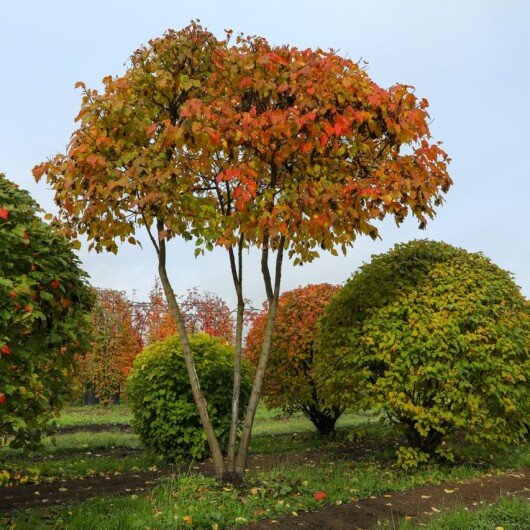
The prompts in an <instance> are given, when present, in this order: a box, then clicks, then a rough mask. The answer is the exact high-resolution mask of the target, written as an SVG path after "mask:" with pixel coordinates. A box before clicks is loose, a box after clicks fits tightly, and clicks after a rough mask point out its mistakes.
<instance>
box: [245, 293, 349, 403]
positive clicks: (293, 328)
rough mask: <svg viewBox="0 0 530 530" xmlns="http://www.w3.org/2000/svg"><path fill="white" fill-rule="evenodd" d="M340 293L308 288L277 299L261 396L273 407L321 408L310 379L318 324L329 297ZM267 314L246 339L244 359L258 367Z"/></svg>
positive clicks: (256, 321)
mask: <svg viewBox="0 0 530 530" xmlns="http://www.w3.org/2000/svg"><path fill="white" fill-rule="evenodd" d="M338 290H339V287H338V286H336V285H330V284H327V283H323V284H318V285H307V286H305V287H299V288H298V289H293V290H292V291H287V292H285V293H284V294H283V295H282V296H280V300H279V303H278V314H277V317H276V325H275V329H274V335H273V338H272V347H271V351H270V354H269V363H268V366H267V377H266V378H265V382H264V386H263V395H264V396H265V397H266V399H267V403H268V404H269V405H270V406H274V407H284V408H286V409H293V408H294V409H297V407H300V406H302V410H304V409H305V408H306V407H310V406H311V405H312V406H315V407H316V408H317V409H320V408H322V409H323V408H324V407H323V405H322V402H323V399H322V396H320V395H319V392H318V389H317V385H316V381H315V380H314V377H313V363H314V361H315V357H316V356H317V355H318V344H317V333H318V321H319V319H320V317H321V315H322V313H323V312H324V309H325V308H326V307H327V305H328V303H329V301H330V299H331V297H332V296H333V295H334V294H335V293H336V292H337V291H338ZM266 321H267V311H266V310H264V311H262V313H261V314H260V315H258V316H257V317H256V318H255V320H254V322H253V324H252V327H251V329H250V330H249V333H248V335H247V339H246V350H245V355H246V356H247V357H248V358H249V359H250V360H251V362H252V363H253V364H257V362H258V359H259V352H260V348H261V343H262V341H263V335H264V333H265V325H266Z"/></svg>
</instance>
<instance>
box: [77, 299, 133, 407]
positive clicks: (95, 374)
mask: <svg viewBox="0 0 530 530" xmlns="http://www.w3.org/2000/svg"><path fill="white" fill-rule="evenodd" d="M96 294H97V299H96V303H95V306H94V308H93V310H92V342H91V348H90V351H89V352H88V353H86V355H84V356H82V357H79V358H78V361H77V370H76V377H75V379H76V382H77V383H78V384H79V385H80V386H81V387H82V389H86V388H93V389H94V390H95V393H96V396H97V398H98V399H99V400H100V401H101V402H103V403H107V402H109V401H111V400H112V399H114V398H115V396H117V395H119V393H120V392H121V391H122V390H123V386H124V383H125V379H126V378H127V376H128V375H129V371H130V368H131V366H132V363H133V361H134V358H135V357H136V355H137V354H138V353H139V352H140V351H141V349H142V337H141V335H140V333H139V331H138V329H137V328H136V326H135V322H134V316H133V307H132V304H131V302H130V301H129V299H128V298H127V297H126V295H125V293H124V292H122V291H116V290H113V289H96Z"/></svg>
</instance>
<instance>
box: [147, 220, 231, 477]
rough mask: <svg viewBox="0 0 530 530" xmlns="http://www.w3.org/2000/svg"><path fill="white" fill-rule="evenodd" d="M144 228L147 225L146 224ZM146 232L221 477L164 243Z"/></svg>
mask: <svg viewBox="0 0 530 530" xmlns="http://www.w3.org/2000/svg"><path fill="white" fill-rule="evenodd" d="M146 228H148V227H147V226H146ZM163 228H164V225H163V223H162V222H161V221H160V220H159V221H158V223H157V229H158V233H160V232H161V231H162V230H163ZM148 232H149V236H150V238H151V241H152V243H153V245H154V247H155V249H156V251H157V254H158V273H159V275H160V281H161V283H162V288H163V290H164V295H165V297H166V300H167V303H168V306H169V309H170V311H171V315H172V316H173V319H174V320H175V325H176V327H177V331H178V334H179V338H180V342H181V344H182V354H183V357H184V362H185V364H186V369H187V371H188V377H189V380H190V384H191V391H192V394H193V399H194V401H195V405H196V406H197V410H198V412H199V416H200V419H201V424H202V427H203V429H204V432H205V434H206V439H207V440H208V445H209V446H210V451H211V453H212V458H213V463H214V467H215V474H216V475H217V477H219V478H222V476H223V473H224V460H223V453H222V452H221V447H220V445H219V440H218V439H217V435H216V434H215V430H214V428H213V424H212V420H211V418H210V414H209V413H208V407H207V405H206V399H205V398H204V394H203V393H202V390H201V386H200V384H199V378H198V377H197V370H196V369H195V363H194V362H193V354H192V351H191V346H190V343H189V340H188V333H187V331H186V326H185V324H184V319H183V318H182V314H181V312H180V308H179V305H178V302H177V299H176V297H175V292H174V291H173V287H172V286H171V283H170V281H169V277H168V275H167V270H166V244H165V241H164V239H162V240H161V241H159V242H158V244H157V242H156V240H155V239H154V238H153V236H152V235H151V232H150V231H149V229H148Z"/></svg>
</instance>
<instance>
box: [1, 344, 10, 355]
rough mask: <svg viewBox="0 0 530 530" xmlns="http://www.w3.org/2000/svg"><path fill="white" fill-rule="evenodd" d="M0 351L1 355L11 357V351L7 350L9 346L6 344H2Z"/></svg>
mask: <svg viewBox="0 0 530 530" xmlns="http://www.w3.org/2000/svg"><path fill="white" fill-rule="evenodd" d="M1 351H2V353H3V354H4V355H11V350H10V349H9V346H8V345H7V344H4V345H3V346H2V350H1Z"/></svg>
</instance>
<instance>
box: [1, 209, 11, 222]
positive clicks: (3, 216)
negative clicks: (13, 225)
mask: <svg viewBox="0 0 530 530" xmlns="http://www.w3.org/2000/svg"><path fill="white" fill-rule="evenodd" d="M0 219H3V220H4V221H7V220H8V219H9V212H8V211H7V210H6V209H5V208H0Z"/></svg>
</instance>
